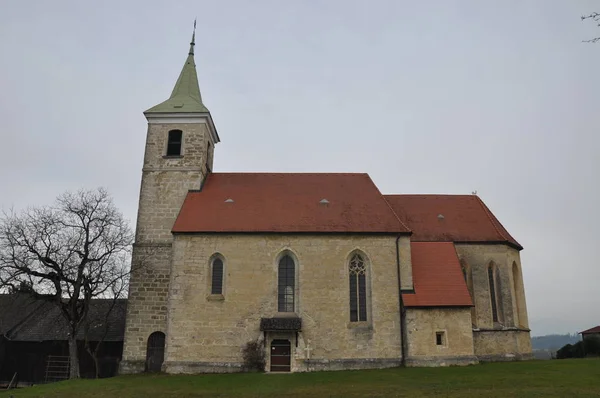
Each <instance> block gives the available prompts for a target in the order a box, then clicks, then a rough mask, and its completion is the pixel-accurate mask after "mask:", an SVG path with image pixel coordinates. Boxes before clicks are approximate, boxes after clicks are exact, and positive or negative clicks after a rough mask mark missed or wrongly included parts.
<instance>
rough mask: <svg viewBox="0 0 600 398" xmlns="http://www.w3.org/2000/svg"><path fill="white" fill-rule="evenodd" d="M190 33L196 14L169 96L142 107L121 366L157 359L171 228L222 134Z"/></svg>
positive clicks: (163, 329) (129, 369)
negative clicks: (205, 94) (207, 102)
mask: <svg viewBox="0 0 600 398" xmlns="http://www.w3.org/2000/svg"><path fill="white" fill-rule="evenodd" d="M195 37H196V23H195V22H194V33H193V34H192V41H191V43H190V50H189V52H188V55H187V59H186V60H185V64H184V65H183V68H182V70H181V73H180V74H179V78H178V79H177V82H176V83H175V87H174V88H173V91H172V92H171V96H170V97H169V98H168V99H167V100H166V101H163V102H161V103H160V104H158V105H156V106H153V107H152V108H150V109H148V110H147V111H145V112H144V116H145V117H146V119H147V120H148V132H147V135H146V150H145V153H144V163H143V168H142V182H141V188H140V198H139V205H138V215H137V223H136V233H135V243H134V247H133V255H132V269H133V272H132V275H131V280H130V287H129V299H128V306H127V318H126V324H125V342H124V347H123V361H122V362H121V369H120V372H121V373H138V372H143V371H144V370H145V369H147V368H148V366H149V361H150V362H152V366H154V367H156V366H157V364H156V363H155V362H156V359H155V358H154V359H148V358H147V351H148V352H149V350H150V349H149V348H148V347H150V345H157V343H156V342H159V343H158V345H160V344H163V345H164V341H165V335H166V333H167V319H166V318H167V299H168V292H169V278H170V275H169V271H170V263H171V255H172V241H173V237H172V235H171V229H172V227H173V223H174V222H175V219H176V217H177V214H178V213H179V210H180V209H181V205H182V204H183V200H184V199H185V196H186V194H187V192H188V191H189V190H196V189H200V188H201V186H202V184H203V182H204V180H205V179H206V177H207V175H208V174H209V173H210V172H211V170H212V164H213V152H214V147H215V145H216V144H217V143H218V142H219V141H220V140H219V135H218V134H217V130H216V128H215V125H214V123H213V120H212V117H211V115H210V112H209V110H208V109H207V108H206V106H204V103H203V102H202V96H201V95H200V87H199V85H198V76H197V74H196V64H195V62H194V46H195ZM150 335H152V336H153V337H152V339H150ZM149 339H150V340H149ZM161 342H162V343H161ZM154 349H155V350H158V351H160V347H154ZM163 350H164V346H163ZM163 352H164V351H163ZM159 356H160V355H159ZM158 366H160V364H158Z"/></svg>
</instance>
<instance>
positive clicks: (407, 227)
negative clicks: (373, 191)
mask: <svg viewBox="0 0 600 398" xmlns="http://www.w3.org/2000/svg"><path fill="white" fill-rule="evenodd" d="M375 187H377V186H375ZM377 191H379V188H377ZM379 194H381V192H379ZM381 198H382V199H383V201H384V202H385V204H386V205H387V206H388V207H389V208H390V210H391V211H392V214H393V215H394V217H396V218H397V219H398V221H399V222H400V225H402V226H403V227H404V228H406V229H407V230H408V231H410V233H411V234H412V229H410V227H409V226H408V225H406V224H405V223H404V221H402V219H401V218H400V217H399V216H398V214H396V212H395V211H394V208H393V207H392V205H390V202H388V201H387V200H386V198H385V196H384V195H381Z"/></svg>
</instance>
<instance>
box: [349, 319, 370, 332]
mask: <svg viewBox="0 0 600 398" xmlns="http://www.w3.org/2000/svg"><path fill="white" fill-rule="evenodd" d="M348 329H362V330H371V329H373V327H372V326H371V324H370V323H369V322H368V321H362V322H348Z"/></svg>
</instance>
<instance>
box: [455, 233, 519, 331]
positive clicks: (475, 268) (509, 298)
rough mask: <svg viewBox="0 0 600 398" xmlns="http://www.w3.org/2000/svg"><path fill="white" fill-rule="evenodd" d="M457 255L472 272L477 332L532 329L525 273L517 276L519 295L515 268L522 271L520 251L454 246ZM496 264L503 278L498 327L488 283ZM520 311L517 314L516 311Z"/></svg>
mask: <svg viewBox="0 0 600 398" xmlns="http://www.w3.org/2000/svg"><path fill="white" fill-rule="evenodd" d="M455 247H456V252H457V253H458V256H459V258H460V260H461V262H463V263H466V264H467V265H468V267H469V269H470V270H471V274H472V275H471V277H472V281H473V295H474V297H473V301H474V303H475V307H476V309H475V319H473V325H474V327H475V328H478V329H502V328H508V327H521V328H523V329H526V328H528V327H529V321H528V318H527V305H526V302H525V290H524V286H523V279H522V273H521V272H518V275H517V278H516V279H517V284H516V287H517V291H515V278H514V277H513V265H514V266H516V267H517V269H518V270H519V271H520V270H521V260H520V256H519V251H518V250H516V249H513V248H511V247H509V246H507V245H503V244H487V245H486V244H479V245H474V244H460V243H457V244H455ZM490 264H493V265H494V266H495V267H496V268H497V269H498V273H499V275H500V283H499V285H500V291H499V292H498V296H499V297H500V300H501V302H500V303H499V304H500V305H499V306H498V307H499V308H498V311H499V312H500V314H499V317H500V322H499V324H494V322H493V321H492V303H491V295H490V285H489V281H488V267H489V266H490ZM517 309H518V311H517Z"/></svg>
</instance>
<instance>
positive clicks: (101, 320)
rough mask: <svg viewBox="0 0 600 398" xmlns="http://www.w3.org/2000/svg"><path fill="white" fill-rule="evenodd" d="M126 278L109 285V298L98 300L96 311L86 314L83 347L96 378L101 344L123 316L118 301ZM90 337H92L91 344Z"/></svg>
mask: <svg viewBox="0 0 600 398" xmlns="http://www.w3.org/2000/svg"><path fill="white" fill-rule="evenodd" d="M128 280H129V279H128V278H123V280H122V282H120V283H116V284H114V286H112V287H111V290H112V295H111V297H110V298H107V299H104V300H102V301H98V302H96V303H95V304H96V305H97V311H92V314H90V313H89V312H88V316H87V317H86V319H85V320H84V324H83V340H84V347H85V349H86V351H87V352H88V354H90V356H91V357H92V360H93V361H94V371H95V377H96V379H97V378H99V377H100V361H99V358H98V354H99V352H100V348H101V347H102V346H103V343H104V340H105V339H106V337H107V335H108V333H109V331H110V330H111V329H113V330H114V329H116V328H118V327H119V325H118V324H117V323H119V322H120V320H121V319H124V318H125V307H124V306H122V305H119V301H120V300H122V299H124V298H125V297H126V295H127V291H128V290H129V284H128V283H127V282H128ZM92 337H93V338H94V340H93V342H95V343H96V344H92Z"/></svg>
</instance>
